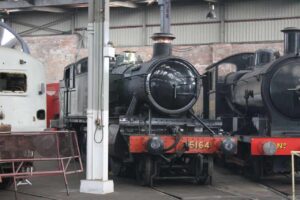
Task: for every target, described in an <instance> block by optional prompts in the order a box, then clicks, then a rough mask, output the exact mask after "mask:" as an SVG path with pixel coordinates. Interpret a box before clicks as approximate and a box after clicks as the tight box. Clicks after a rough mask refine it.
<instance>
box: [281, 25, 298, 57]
mask: <svg viewBox="0 0 300 200" xmlns="http://www.w3.org/2000/svg"><path fill="white" fill-rule="evenodd" d="M282 32H283V33H284V54H298V53H299V52H300V29H298V28H295V27H288V28H285V29H283V30H282Z"/></svg>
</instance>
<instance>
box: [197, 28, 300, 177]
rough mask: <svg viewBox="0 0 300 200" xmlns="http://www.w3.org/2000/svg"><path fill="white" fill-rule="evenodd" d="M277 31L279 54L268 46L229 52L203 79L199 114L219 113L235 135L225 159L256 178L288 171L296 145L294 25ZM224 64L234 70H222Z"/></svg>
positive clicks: (299, 87) (299, 79)
mask: <svg viewBox="0 0 300 200" xmlns="http://www.w3.org/2000/svg"><path fill="white" fill-rule="evenodd" d="M283 33H284V55H283V56H279V53H278V52H276V51H274V50H269V49H262V50H258V51H256V52H254V53H241V54H237V55H233V56H229V57H227V58H225V59H223V60H221V61H219V62H217V63H215V64H213V65H211V66H209V67H208V68H207V69H206V73H205V76H204V79H203V94H204V95H203V97H202V98H203V108H204V109H203V116H204V118H206V119H222V122H223V126H222V127H223V129H224V131H226V132H228V133H230V134H231V135H233V136H235V137H236V139H237V141H238V148H237V155H236V156H235V157H232V156H227V158H226V160H227V161H228V162H234V163H237V164H239V165H241V166H243V167H244V169H246V171H247V172H249V174H251V175H252V177H254V178H256V179H259V178H260V177H262V176H264V175H268V174H273V173H285V172H290V170H291V164H290V155H291V151H297V150H298V151H299V150H300V57H299V52H300V30H299V29H296V28H286V29H284V30H283ZM226 68H227V70H228V68H230V69H231V70H232V69H233V68H234V72H231V73H229V74H226V75H224V74H222V72H224V71H225V70H224V69H226ZM225 157H226V156H225ZM299 164H300V163H299V162H298V161H297V163H296V166H300V165H299ZM253 174H254V176H253Z"/></svg>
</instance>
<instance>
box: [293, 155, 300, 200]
mask: <svg viewBox="0 0 300 200" xmlns="http://www.w3.org/2000/svg"><path fill="white" fill-rule="evenodd" d="M295 156H298V157H300V151H291V159H292V200H296V191H295Z"/></svg>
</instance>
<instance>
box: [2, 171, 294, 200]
mask: <svg viewBox="0 0 300 200" xmlns="http://www.w3.org/2000/svg"><path fill="white" fill-rule="evenodd" d="M82 177H83V174H81V175H72V176H69V178H68V180H69V182H70V192H71V194H70V196H67V195H66V191H65V187H64V182H63V178H62V177H42V178H33V179H31V182H32V183H33V186H20V187H19V193H18V195H17V196H18V199H19V200H43V199H50V200H64V199H66V200H82V199H88V200H101V199H105V200H139V199H142V200H156V199H157V200H158V199H161V200H170V199H184V200H202V199H209V200H217V199H225V200H230V199H233V200H244V199H252V200H254V199H259V200H277V199H278V200H279V199H287V198H285V197H284V196H283V195H281V194H279V193H278V192H276V191H275V190H272V189H270V188H269V187H267V186H265V185H263V184H260V183H254V182H251V181H249V180H248V179H245V178H244V177H242V176H240V175H237V174H233V173H232V172H230V171H228V170H225V169H221V168H216V170H215V179H214V183H213V185H204V186H201V185H200V186H199V185H194V184H192V183H189V182H181V181H172V182H170V181H164V182H159V183H156V184H155V188H154V189H152V188H147V187H141V186H138V185H137V184H136V183H135V181H134V180H131V179H124V178H116V179H115V182H114V183H115V192H114V193H112V194H108V195H90V194H81V193H79V182H80V179H81V178H82ZM289 180H290V179H289V178H287V177H284V178H283V177H281V179H279V180H278V181H279V183H280V184H279V185H280V187H283V188H284V190H285V191H289V190H290V189H291V185H290V181H289ZM276 181H277V180H274V179H271V180H269V183H272V184H273V183H278V182H276ZM277 186H278V184H277ZM277 186H276V185H275V188H276V187H277ZM0 200H15V196H14V192H13V191H11V190H6V191H0Z"/></svg>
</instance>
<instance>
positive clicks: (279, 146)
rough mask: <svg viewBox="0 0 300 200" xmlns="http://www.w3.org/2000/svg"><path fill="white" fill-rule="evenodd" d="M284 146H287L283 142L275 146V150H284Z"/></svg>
mask: <svg viewBox="0 0 300 200" xmlns="http://www.w3.org/2000/svg"><path fill="white" fill-rule="evenodd" d="M286 146H287V144H286V143H285V142H282V143H277V144H276V147H277V149H286Z"/></svg>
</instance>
